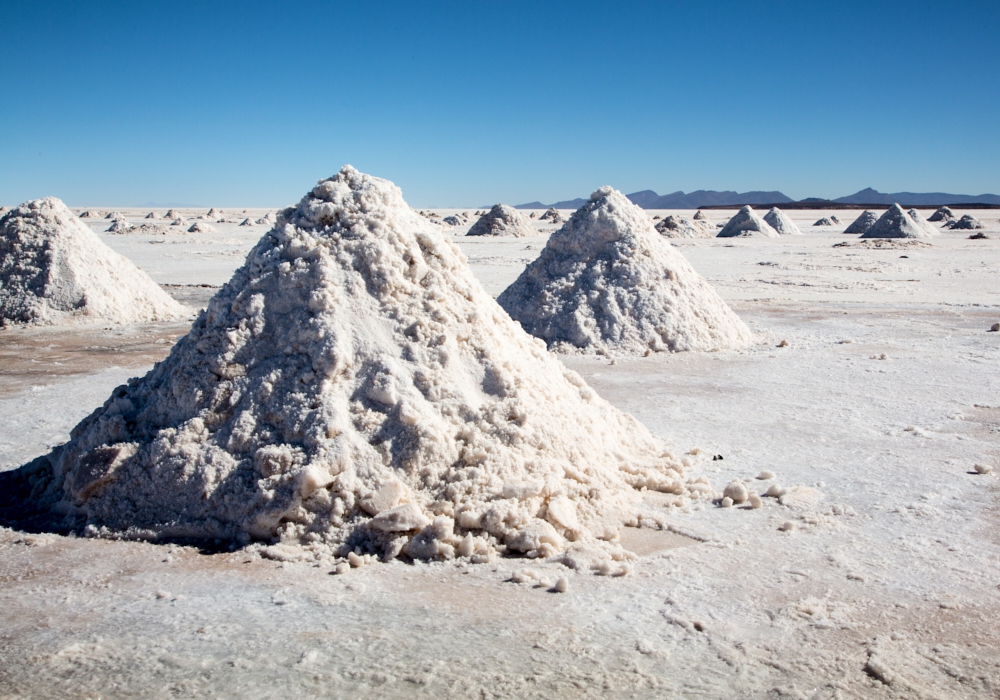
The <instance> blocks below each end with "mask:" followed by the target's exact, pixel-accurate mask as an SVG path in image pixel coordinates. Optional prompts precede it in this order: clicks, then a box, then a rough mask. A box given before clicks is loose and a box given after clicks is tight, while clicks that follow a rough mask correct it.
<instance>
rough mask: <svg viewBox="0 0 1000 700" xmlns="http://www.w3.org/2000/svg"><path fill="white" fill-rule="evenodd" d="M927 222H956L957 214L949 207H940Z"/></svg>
mask: <svg viewBox="0 0 1000 700" xmlns="http://www.w3.org/2000/svg"><path fill="white" fill-rule="evenodd" d="M927 220H928V221H934V222H937V221H954V220H955V212H953V211H952V210H951V209H950V208H948V207H938V209H937V211H935V212H934V213H933V214H931V216H930V218H929V219H927Z"/></svg>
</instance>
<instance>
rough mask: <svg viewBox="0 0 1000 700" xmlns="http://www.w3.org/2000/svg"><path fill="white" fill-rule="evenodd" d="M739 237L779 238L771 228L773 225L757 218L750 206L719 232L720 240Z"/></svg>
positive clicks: (741, 210)
mask: <svg viewBox="0 0 1000 700" xmlns="http://www.w3.org/2000/svg"><path fill="white" fill-rule="evenodd" d="M737 236H741V237H743V236H765V237H767V238H777V237H778V232H777V231H775V230H774V229H773V228H771V224H769V223H767V222H766V221H764V220H763V219H762V218H760V217H759V216H757V212H755V211H754V210H753V207H751V206H750V205H749V204H748V205H747V206H745V207H743V208H742V209H740V210H739V212H738V213H737V214H736V216H734V217H733V218H731V219H730V220H729V221H728V222H727V223H726V225H725V226H723V227H722V230H721V231H719V233H718V237H719V238H735V237H737Z"/></svg>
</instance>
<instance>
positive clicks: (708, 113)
mask: <svg viewBox="0 0 1000 700" xmlns="http://www.w3.org/2000/svg"><path fill="white" fill-rule="evenodd" d="M998 20H1000V3H998V2H996V1H995V0H993V1H992V2H964V3H963V2H949V3H944V2H933V3H931V2H919V1H910V2H878V0H868V1H867V2H852V1H851V0H845V1H843V2H830V3H822V2H814V3H807V2H711V1H708V2H685V3H669V2H658V3H653V2H649V3H639V2H635V3H625V2H621V3H618V2H603V3H588V2H576V3H545V2H524V3H521V2H495V3H492V2H461V3H460V2H454V3H451V2H438V3H430V2H400V3H394V2H381V3H359V2H351V3H347V2H335V1H328V2H302V3H298V2H270V3H265V2H252V1H244V2H239V3H226V2H221V1H220V2H182V1H180V2H178V1H175V2H170V3H166V2H164V3H153V2H72V3H70V2H66V3H60V2H42V1H34V2H21V1H19V0H4V2H2V3H0V27H2V30H0V31H2V41H0V82H2V85H3V88H2V90H0V148H2V158H0V203H5V204H14V203H18V202H20V201H23V200H26V199H30V198H34V197H41V196H46V195H54V196H58V197H61V198H62V199H64V200H65V201H66V202H67V203H69V204H71V205H85V204H89V205H112V204H117V205H121V206H128V205H141V204H144V203H146V202H159V203H171V202H177V203H188V204H197V205H204V206H236V205H242V206H280V205H284V204H288V203H292V202H294V201H297V200H298V199H299V197H300V196H301V195H302V194H303V193H304V192H305V191H306V190H307V189H308V188H309V187H310V186H311V185H312V183H314V182H315V181H316V180H318V179H320V178H321V177H325V176H329V175H331V174H333V173H334V172H336V170H338V169H339V167H340V166H341V165H342V164H344V163H351V164H353V165H354V166H355V167H357V168H359V169H361V170H364V171H366V172H370V173H372V174H375V175H378V176H381V177H386V178H389V179H391V180H393V181H395V182H396V183H397V184H398V185H400V187H402V188H403V194H404V196H406V198H407V200H408V201H409V202H410V203H411V204H413V205H414V206H418V207H429V206H463V207H464V206H480V205H485V204H488V203H492V202H497V201H503V202H508V203H519V202H524V201H530V200H534V199H539V200H542V201H554V200H558V199H567V198H572V197H578V196H586V195H587V194H588V193H589V192H590V191H591V190H593V189H595V188H596V187H598V186H600V185H603V184H610V185H613V186H615V187H617V188H618V189H621V190H623V191H625V192H632V191H635V190H639V189H653V190H656V191H657V192H660V193H665V192H671V191H675V190H678V189H682V190H685V191H691V190H695V189H734V190H739V191H745V190H752V189H753V190H757V189H766V190H781V191H783V192H785V193H786V194H788V195H789V196H792V197H795V198H801V197H808V196H829V197H837V196H842V195H845V194H849V193H852V192H854V191H856V190H859V189H861V188H863V187H866V186H872V187H875V188H876V189H879V190H882V191H900V190H909V191H946V192H952V193H967V194H980V193H983V192H994V193H996V192H1000V167H998V163H1000V109H998V107H1000V89H998V88H1000V84H998V83H1000V79H998V76H1000V50H998V49H997V44H996V41H997V39H996V37H997V35H998V32H1000V21H998Z"/></svg>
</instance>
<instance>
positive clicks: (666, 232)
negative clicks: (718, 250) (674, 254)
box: [655, 214, 715, 238]
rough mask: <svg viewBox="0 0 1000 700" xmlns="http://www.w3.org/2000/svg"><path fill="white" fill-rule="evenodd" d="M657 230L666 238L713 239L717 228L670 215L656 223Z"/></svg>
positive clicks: (702, 222)
mask: <svg viewBox="0 0 1000 700" xmlns="http://www.w3.org/2000/svg"><path fill="white" fill-rule="evenodd" d="M655 228H656V230H657V231H658V232H659V234H660V235H661V236H664V237H665V238H711V237H713V236H715V227H714V226H712V225H711V224H709V223H706V222H704V221H694V220H692V219H688V218H686V217H683V216H678V215H675V214H670V215H668V216H665V217H663V219H661V220H660V221H659V222H657V223H656V226H655Z"/></svg>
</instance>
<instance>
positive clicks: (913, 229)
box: [861, 204, 931, 238]
mask: <svg viewBox="0 0 1000 700" xmlns="http://www.w3.org/2000/svg"><path fill="white" fill-rule="evenodd" d="M861 237H862V238H930V237H931V236H930V234H929V233H928V232H927V231H926V230H925V229H924V227H923V226H921V225H920V224H918V223H917V222H916V221H914V220H913V219H911V218H910V215H909V214H907V213H906V212H905V211H903V208H902V207H901V206H899V205H898V204H893V205H892V206H891V207H889V209H888V210H887V211H886V212H885V213H884V214H882V216H880V217H879V219H878V221H876V222H875V223H874V224H873V225H872V227H871V228H869V229H868V230H867V231H865V232H864V233H863V234H861Z"/></svg>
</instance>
